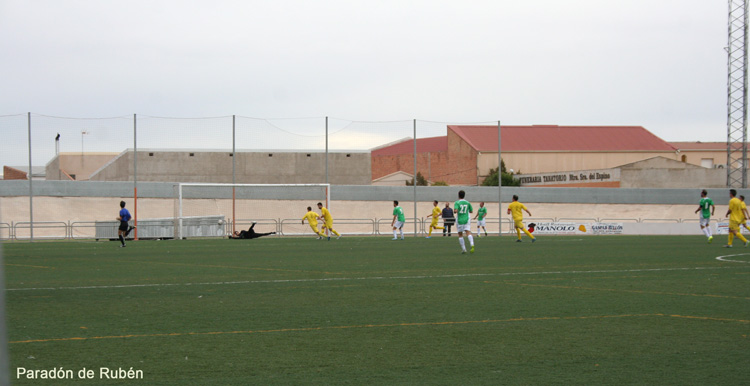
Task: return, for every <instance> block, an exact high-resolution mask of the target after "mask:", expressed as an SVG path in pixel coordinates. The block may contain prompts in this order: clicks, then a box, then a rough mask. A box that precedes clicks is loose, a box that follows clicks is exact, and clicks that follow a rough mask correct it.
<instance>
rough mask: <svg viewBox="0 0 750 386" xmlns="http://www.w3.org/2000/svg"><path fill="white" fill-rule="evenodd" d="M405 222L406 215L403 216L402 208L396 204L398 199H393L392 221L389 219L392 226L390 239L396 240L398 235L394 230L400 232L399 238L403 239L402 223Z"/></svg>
mask: <svg viewBox="0 0 750 386" xmlns="http://www.w3.org/2000/svg"><path fill="white" fill-rule="evenodd" d="M405 222H406V217H404V210H403V209H401V207H400V206H398V201H395V200H394V201H393V221H391V226H392V227H393V239H392V240H398V236H397V234H396V232H397V231H398V232H399V233H400V234H401V240H403V239H404V223H405Z"/></svg>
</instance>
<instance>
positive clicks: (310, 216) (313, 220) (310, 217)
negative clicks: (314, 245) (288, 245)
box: [302, 206, 325, 240]
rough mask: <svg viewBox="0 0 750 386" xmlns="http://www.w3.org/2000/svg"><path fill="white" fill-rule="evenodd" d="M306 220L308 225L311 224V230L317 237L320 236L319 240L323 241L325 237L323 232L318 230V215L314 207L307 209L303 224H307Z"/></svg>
mask: <svg viewBox="0 0 750 386" xmlns="http://www.w3.org/2000/svg"><path fill="white" fill-rule="evenodd" d="M305 220H307V222H308V224H310V228H311V229H312V230H313V232H315V234H316V235H318V240H321V239H323V237H325V235H324V234H323V232H321V231H319V230H318V214H317V213H315V212H313V210H312V207H309V206H308V207H307V213H305V215H304V216H303V217H302V224H304V223H305Z"/></svg>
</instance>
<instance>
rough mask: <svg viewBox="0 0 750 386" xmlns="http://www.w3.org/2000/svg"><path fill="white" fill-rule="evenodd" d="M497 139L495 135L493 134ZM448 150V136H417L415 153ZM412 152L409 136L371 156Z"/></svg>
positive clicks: (376, 151) (377, 150)
mask: <svg viewBox="0 0 750 386" xmlns="http://www.w3.org/2000/svg"><path fill="white" fill-rule="evenodd" d="M495 139H497V135H496V136H495ZM447 150H448V137H447V136H446V137H431V138H417V153H427V152H430V153H434V152H439V151H447ZM413 152H414V140H413V139H411V138H409V139H405V140H403V141H401V142H398V143H395V144H393V145H390V146H386V147H382V148H380V149H376V150H373V151H372V153H371V154H372V155H373V156H382V155H399V154H410V153H413Z"/></svg>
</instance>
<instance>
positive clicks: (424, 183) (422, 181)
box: [406, 172, 427, 186]
mask: <svg viewBox="0 0 750 386" xmlns="http://www.w3.org/2000/svg"><path fill="white" fill-rule="evenodd" d="M406 186H414V178H412V179H411V182H410V181H406ZM417 186H427V179H426V178H424V176H423V175H422V173H420V172H417Z"/></svg>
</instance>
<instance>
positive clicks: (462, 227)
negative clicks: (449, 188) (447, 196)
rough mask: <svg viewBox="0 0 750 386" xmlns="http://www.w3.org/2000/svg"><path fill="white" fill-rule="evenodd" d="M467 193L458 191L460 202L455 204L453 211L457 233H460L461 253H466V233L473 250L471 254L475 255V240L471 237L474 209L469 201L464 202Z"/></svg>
mask: <svg viewBox="0 0 750 386" xmlns="http://www.w3.org/2000/svg"><path fill="white" fill-rule="evenodd" d="M464 197H466V192H464V191H463V190H459V191H458V201H456V202H454V203H453V210H454V211H455V212H456V231H457V232H458V244H460V245H461V253H466V242H465V241H464V232H466V237H467V238H468V239H469V245H470V246H471V249H470V250H469V252H471V253H474V238H473V237H471V213H473V212H474V208H472V207H471V203H469V201H466V200H464Z"/></svg>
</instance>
